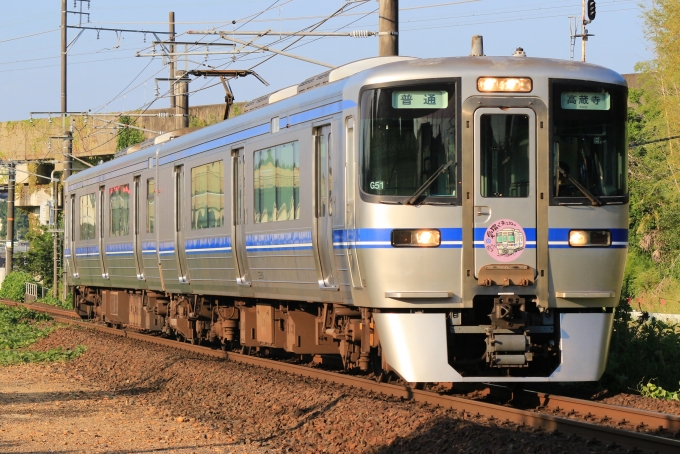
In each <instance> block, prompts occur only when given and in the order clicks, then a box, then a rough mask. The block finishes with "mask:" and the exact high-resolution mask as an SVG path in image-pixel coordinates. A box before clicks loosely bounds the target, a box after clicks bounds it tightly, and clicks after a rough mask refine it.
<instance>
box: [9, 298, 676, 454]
mask: <svg viewBox="0 0 680 454" xmlns="http://www.w3.org/2000/svg"><path fill="white" fill-rule="evenodd" d="M0 303H3V304H5V305H8V306H23V307H26V308H28V309H32V310H35V311H38V312H45V313H48V314H50V315H51V316H52V317H54V318H55V319H56V320H58V321H61V322H64V323H69V324H72V325H78V326H83V327H87V328H92V329H97V330H100V331H104V332H107V333H110V334H113V335H117V336H122V337H128V338H131V339H136V340H141V341H145V342H150V343H154V344H158V345H164V346H168V347H173V348H177V349H181V350H184V351H189V352H194V353H198V354H201V355H206V356H210V357H214V358H221V359H225V360H228V361H236V362H240V363H245V364H251V365H255V366H260V367H264V368H268V369H273V370H278V371H281V372H287V373H290V374H295V375H298V376H303V377H307V378H315V379H320V380H325V381H328V382H332V383H336V384H341V385H345V386H351V387H354V388H357V389H362V390H365V391H369V392H373V393H380V394H385V395H389V396H394V397H398V398H402V399H405V400H412V401H415V402H421V403H427V404H431V405H438V406H441V407H444V408H449V409H452V410H455V411H456V412H458V413H461V414H463V415H467V416H470V417H484V418H486V419H487V420H489V421H491V422H492V423H495V424H497V425H502V424H507V423H511V424H515V425H518V426H526V427H531V428H533V429H535V430H539V431H545V432H555V431H558V432H562V433H568V434H574V435H577V436H580V437H582V438H584V439H588V440H591V439H592V440H597V441H599V442H603V443H607V444H610V445H619V446H625V447H630V448H636V449H639V450H644V451H650V452H658V453H678V452H680V440H678V439H677V438H679V437H680V417H678V416H674V415H667V414H662V413H655V412H650V411H646V410H639V409H635V408H629V407H621V406H615V405H607V404H602V403H599V402H593V401H587V400H581V399H574V398H569V397H562V396H556V395H552V394H547V393H537V392H532V391H521V392H519V393H516V394H515V396H514V398H515V399H514V401H516V402H519V403H522V405H523V407H525V408H526V407H533V409H529V410H527V409H520V408H515V407H511V406H506V405H498V404H492V403H488V402H483V401H478V400H472V399H467V398H462V397H456V396H452V395H446V394H440V393H436V392H431V391H423V390H418V389H413V388H411V387H409V386H403V385H395V384H387V383H377V382H375V381H372V380H367V379H366V378H362V377H356V376H351V375H345V374H340V373H337V372H331V371H325V370H319V369H314V368H310V367H305V366H300V365H295V364H289V363H285V362H281V361H275V360H271V359H266V358H260V357H255V356H250V355H244V354H239V353H233V352H225V351H222V350H217V349H212V348H210V347H204V346H198V345H190V344H186V343H179V342H177V341H173V340H170V339H165V338H160V337H155V336H149V335H146V334H141V333H138V332H134V331H127V330H121V329H114V328H109V327H105V326H101V325H96V324H93V323H89V322H86V321H82V320H80V319H78V318H77V317H75V316H74V313H73V312H72V311H70V310H65V309H59V308H55V307H52V306H47V305H43V304H23V303H16V302H13V301H6V300H0ZM485 392H487V393H498V392H501V393H507V392H508V390H507V389H506V388H502V387H496V386H489V387H488V388H487V389H486V391H485ZM550 412H553V413H560V414H564V415H566V416H567V417H563V416H555V415H554V414H550ZM612 426H616V427H612ZM623 427H625V429H624V428H623Z"/></svg>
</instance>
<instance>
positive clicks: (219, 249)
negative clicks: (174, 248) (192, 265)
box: [184, 236, 231, 254]
mask: <svg viewBox="0 0 680 454" xmlns="http://www.w3.org/2000/svg"><path fill="white" fill-rule="evenodd" d="M184 248H185V249H184V250H185V251H186V253H187V254H205V253H225V252H231V237H228V236H223V237H219V238H200V239H195V240H186V241H185V242H184Z"/></svg>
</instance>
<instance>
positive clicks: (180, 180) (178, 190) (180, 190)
mask: <svg viewBox="0 0 680 454" xmlns="http://www.w3.org/2000/svg"><path fill="white" fill-rule="evenodd" d="M173 178H174V185H173V186H174V202H175V203H174V237H175V238H174V240H175V257H176V260H177V277H178V279H179V282H180V283H182V284H188V283H189V274H188V267H187V258H186V252H185V247H184V246H185V245H184V216H183V215H184V166H183V165H179V166H175V169H174V174H173Z"/></svg>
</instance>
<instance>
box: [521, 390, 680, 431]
mask: <svg viewBox="0 0 680 454" xmlns="http://www.w3.org/2000/svg"><path fill="white" fill-rule="evenodd" d="M522 394H523V396H522V398H524V399H526V398H528V399H532V400H533V399H537V400H538V405H537V406H538V407H540V408H542V409H547V410H553V411H559V412H562V413H566V414H567V415H574V416H579V417H583V418H597V419H599V420H600V421H601V422H607V421H611V422H614V423H616V424H618V425H620V426H623V425H633V426H635V428H636V429H637V430H652V431H654V430H660V431H668V432H674V433H680V417H679V416H675V415H667V414H663V413H655V412H653V411H648V410H640V409H637V408H630V407H623V406H619V405H608V404H603V403H601V402H593V401H587V400H582V399H574V398H571V397H563V396H556V395H553V394H548V393H541V392H534V391H523V392H522Z"/></svg>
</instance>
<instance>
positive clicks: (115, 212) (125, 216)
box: [109, 184, 130, 236]
mask: <svg viewBox="0 0 680 454" xmlns="http://www.w3.org/2000/svg"><path fill="white" fill-rule="evenodd" d="M109 222H110V224H109V227H110V228H109V234H110V235H111V236H125V235H127V234H128V233H130V185H128V184H122V185H120V186H113V187H111V188H109Z"/></svg>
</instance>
